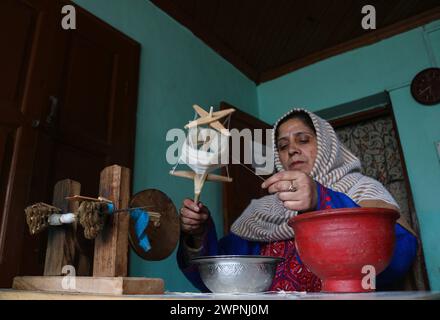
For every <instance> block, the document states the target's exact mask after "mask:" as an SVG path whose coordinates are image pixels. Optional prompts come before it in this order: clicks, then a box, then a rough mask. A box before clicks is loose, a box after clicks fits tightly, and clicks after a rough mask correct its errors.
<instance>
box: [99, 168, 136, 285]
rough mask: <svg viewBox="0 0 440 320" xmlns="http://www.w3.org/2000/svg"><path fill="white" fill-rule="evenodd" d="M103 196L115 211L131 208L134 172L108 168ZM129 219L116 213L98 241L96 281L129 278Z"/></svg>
mask: <svg viewBox="0 0 440 320" xmlns="http://www.w3.org/2000/svg"><path fill="white" fill-rule="evenodd" d="M99 195H100V196H102V197H105V198H107V199H109V200H111V201H112V202H113V204H114V205H115V210H117V209H120V208H128V206H129V201H130V169H128V168H124V167H121V166H117V165H114V166H110V167H107V168H105V169H104V170H103V171H102V172H101V182H100V186H99ZM129 218H130V216H129V215H128V214H127V213H126V212H119V213H115V214H114V215H112V216H111V217H110V219H109V221H107V224H106V226H105V227H104V230H103V231H102V232H101V233H100V234H99V235H98V237H97V238H96V239H95V255H94V261H93V276H94V277H125V276H127V265H128V226H129Z"/></svg>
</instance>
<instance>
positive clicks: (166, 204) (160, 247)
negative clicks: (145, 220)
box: [129, 189, 180, 261]
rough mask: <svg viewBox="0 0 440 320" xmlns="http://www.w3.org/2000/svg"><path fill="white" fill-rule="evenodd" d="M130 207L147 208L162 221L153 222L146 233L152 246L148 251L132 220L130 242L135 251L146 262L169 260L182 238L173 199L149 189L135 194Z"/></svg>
mask: <svg viewBox="0 0 440 320" xmlns="http://www.w3.org/2000/svg"><path fill="white" fill-rule="evenodd" d="M130 207H131V208H137V207H146V208H148V209H147V211H151V212H157V213H159V214H160V221H159V222H153V221H151V222H150V223H149V224H148V227H147V228H146V230H145V231H144V232H145V234H146V236H147V238H148V240H149V242H150V245H151V248H150V249H149V250H148V251H145V250H144V249H143V248H142V247H141V246H140V244H139V239H138V235H137V234H136V226H135V224H136V222H135V220H134V219H130V225H129V240H130V244H131V247H132V248H133V250H134V251H135V252H136V254H137V255H138V256H139V257H141V258H142V259H145V260H150V261H158V260H163V259H165V258H167V257H168V256H169V255H170V254H171V253H172V252H173V251H174V249H175V248H176V246H177V243H178V241H179V237H180V226H179V218H178V215H177V210H176V207H175V206H174V204H173V202H172V201H171V199H170V198H169V197H168V196H167V195H166V194H165V193H163V192H161V191H159V190H155V189H148V190H143V191H141V192H139V193H137V194H135V195H134V196H133V197H132V199H131V201H130Z"/></svg>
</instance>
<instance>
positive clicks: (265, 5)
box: [151, 0, 440, 84]
mask: <svg viewBox="0 0 440 320" xmlns="http://www.w3.org/2000/svg"><path fill="white" fill-rule="evenodd" d="M151 1H152V2H153V3H154V4H155V5H156V6H158V7H159V8H160V9H162V10H163V11H165V12H166V13H167V14H169V15H170V16H171V17H173V18H174V19H175V20H177V21H178V22H179V23H181V24H182V25H184V26H186V27H187V28H188V29H190V30H191V31H192V32H193V33H194V34H195V35H196V36H197V37H199V38H200V39H202V40H203V41H204V42H205V43H206V44H207V45H208V46H210V47H211V48H213V49H214V50H215V51H217V52H218V53H219V54H220V55H222V56H223V57H224V58H225V59H227V60H228V61H230V62H231V63H232V64H233V65H235V66H236V67H237V68H238V69H239V70H241V71H242V72H243V73H244V74H246V75H247V76H248V77H249V78H250V79H252V80H253V81H254V82H256V83H257V84H258V83H261V82H264V81H268V80H272V79H274V78H277V77H279V76H281V75H283V74H286V73H289V72H291V71H294V70H297V69H299V68H302V67H304V66H306V65H309V64H312V63H314V62H317V61H319V60H322V59H325V58H328V57H330V56H333V55H336V54H340V53H342V52H345V51H348V50H351V49H354V48H357V47H360V46H363V45H367V44H370V43H374V42H377V41H379V40H381V39H383V38H386V37H390V36H392V35H395V34H397V33H401V32H404V31H406V30H409V29H411V28H415V27H417V26H420V25H423V24H426V23H428V22H430V21H433V20H436V19H440V0H327V1H323V0H151ZM366 4H369V5H373V6H374V7H375V8H376V13H377V18H376V19H377V20H376V22H377V29H376V30H368V31H367V30H364V29H362V26H361V21H362V18H363V17H364V14H362V12H361V11H362V7H363V6H364V5H366Z"/></svg>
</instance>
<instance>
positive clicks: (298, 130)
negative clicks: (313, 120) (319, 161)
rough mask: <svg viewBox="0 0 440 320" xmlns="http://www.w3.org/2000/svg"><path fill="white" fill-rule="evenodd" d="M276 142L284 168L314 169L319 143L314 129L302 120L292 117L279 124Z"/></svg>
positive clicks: (307, 170) (305, 170) (309, 170)
mask: <svg viewBox="0 0 440 320" xmlns="http://www.w3.org/2000/svg"><path fill="white" fill-rule="evenodd" d="M276 143H277V148H278V153H279V155H280V160H281V164H282V165H283V167H284V170H300V171H303V172H304V173H307V174H309V173H310V172H311V171H312V169H313V164H314V163H315V159H316V155H317V152H318V145H317V141H316V135H315V133H314V132H313V129H311V128H309V127H308V126H307V125H306V124H305V123H304V122H303V121H302V120H299V119H290V120H287V121H286V122H284V123H283V124H282V125H281V126H279V127H278V138H277V142H276Z"/></svg>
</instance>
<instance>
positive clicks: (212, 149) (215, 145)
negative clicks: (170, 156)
mask: <svg viewBox="0 0 440 320" xmlns="http://www.w3.org/2000/svg"><path fill="white" fill-rule="evenodd" d="M208 138H209V143H210V144H209V149H208V150H206V151H205V150H202V149H200V148H197V141H206V140H207V139H208ZM228 160H229V139H228V137H227V136H225V135H223V134H220V133H219V132H218V131H216V130H214V129H208V128H197V127H195V128H192V129H190V130H189V132H188V136H187V138H186V139H185V142H184V143H183V146H182V151H181V156H180V160H179V162H183V163H185V164H187V165H188V166H189V167H190V168H191V169H192V170H194V172H195V173H197V174H204V173H208V172H211V171H214V170H216V169H218V168H221V167H223V166H226V165H227V162H228Z"/></svg>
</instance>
